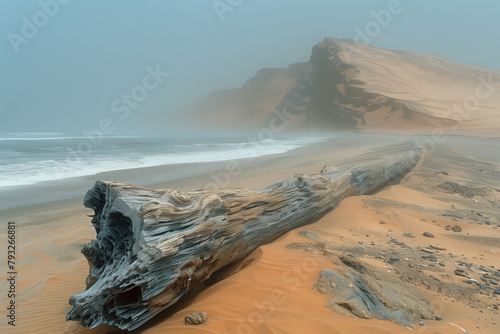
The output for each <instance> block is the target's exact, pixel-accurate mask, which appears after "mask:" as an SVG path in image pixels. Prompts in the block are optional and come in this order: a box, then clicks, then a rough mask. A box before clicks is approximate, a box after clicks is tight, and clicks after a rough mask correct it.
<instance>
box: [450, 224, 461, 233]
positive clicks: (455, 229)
mask: <svg viewBox="0 0 500 334" xmlns="http://www.w3.org/2000/svg"><path fill="white" fill-rule="evenodd" d="M451 230H452V231H453V232H462V228H461V227H460V226H458V225H455V226H453V227H452V228H451Z"/></svg>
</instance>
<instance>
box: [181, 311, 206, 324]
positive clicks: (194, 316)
mask: <svg viewBox="0 0 500 334" xmlns="http://www.w3.org/2000/svg"><path fill="white" fill-rule="evenodd" d="M207 320H208V315H207V312H200V313H189V314H188V315H186V316H185V317H184V323H185V324H186V325H201V324H204V323H205V322H207Z"/></svg>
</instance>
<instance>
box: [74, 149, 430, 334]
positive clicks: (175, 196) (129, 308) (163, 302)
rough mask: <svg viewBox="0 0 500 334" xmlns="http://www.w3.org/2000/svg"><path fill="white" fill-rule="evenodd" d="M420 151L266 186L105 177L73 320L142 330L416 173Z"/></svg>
mask: <svg viewBox="0 0 500 334" xmlns="http://www.w3.org/2000/svg"><path fill="white" fill-rule="evenodd" d="M420 156H421V152H420V151H418V150H410V151H406V152H404V153H401V154H398V155H394V156H389V157H384V158H381V159H379V160H375V161H371V162H367V163H364V164H361V165H358V166H354V167H343V168H324V169H323V170H322V171H321V173H320V174H316V175H296V176H295V177H294V178H292V179H289V180H285V181H281V182H277V183H275V184H273V185H271V186H269V187H267V188H264V189H255V190H250V189H220V190H198V191H192V192H185V193H182V192H179V191H177V190H173V189H164V190H151V189H146V188H141V187H138V186H135V185H132V184H127V183H123V182H103V181H98V182H96V184H95V186H94V188H92V189H90V190H89V191H88V192H87V194H86V196H85V200H84V205H85V206H86V207H89V208H92V209H94V211H95V216H94V217H93V218H92V224H93V225H94V227H95V230H96V233H97V237H96V239H94V240H92V242H90V243H88V244H85V245H84V246H83V247H82V253H83V255H84V256H85V257H86V258H87V260H88V262H89V266H90V271H89V275H88V277H87V281H86V283H87V290H86V291H84V292H82V293H80V294H76V295H73V296H72V297H71V298H70V304H71V305H72V308H71V309H70V310H69V311H67V312H66V316H67V320H77V321H79V322H80V323H81V324H82V325H84V326H90V327H96V326H98V325H100V324H108V325H113V326H116V327H119V328H121V329H127V330H132V329H135V328H137V327H139V326H141V325H142V324H144V323H145V322H146V321H148V320H149V319H151V318H152V317H153V316H155V315H156V314H158V313H159V312H160V311H162V310H164V309H166V308H168V307H169V306H171V305H173V304H174V303H176V302H177V301H178V300H179V299H180V298H181V297H182V296H183V295H184V294H186V292H187V291H189V290H190V289H191V288H193V287H194V286H196V285H198V284H199V283H201V282H203V281H204V280H206V279H208V278H209V277H210V275H211V274H212V273H214V272H215V271H217V270H218V269H220V268H222V267H224V266H226V265H228V264H230V263H232V262H234V261H238V260H240V259H242V258H244V257H245V256H247V255H248V254H250V253H251V252H252V251H253V250H255V249H256V248H257V247H259V246H260V245H263V244H266V243H269V242H271V241H272V240H273V239H275V238H277V237H279V236H280V235H282V234H283V233H285V232H287V231H290V230H292V229H294V228H297V227H299V226H302V225H304V224H308V223H311V222H313V221H314V219H317V218H318V217H320V216H322V215H324V214H325V213H327V212H328V211H330V210H331V209H332V208H333V207H335V206H336V205H337V204H338V203H339V202H340V201H341V200H342V199H344V198H346V197H348V196H354V195H362V194H368V193H371V192H373V191H375V190H377V189H378V188H380V187H382V186H384V185H386V184H387V183H388V182H392V181H394V180H397V179H398V178H400V177H402V176H404V175H406V174H407V173H408V172H410V171H411V170H412V169H413V168H414V166H415V165H416V164H417V162H418V160H419V159H420Z"/></svg>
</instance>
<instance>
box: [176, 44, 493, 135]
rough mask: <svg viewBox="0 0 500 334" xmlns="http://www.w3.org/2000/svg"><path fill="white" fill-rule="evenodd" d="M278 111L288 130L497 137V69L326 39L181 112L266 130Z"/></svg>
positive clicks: (207, 122) (208, 122)
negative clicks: (297, 59)
mask: <svg viewBox="0 0 500 334" xmlns="http://www.w3.org/2000/svg"><path fill="white" fill-rule="evenodd" d="M257 87H258V88H257ZM275 109H277V110H280V111H286V113H287V114H288V115H289V117H288V118H287V121H289V124H288V128H289V129H292V128H300V129H309V130H310V129H321V130H330V131H331V130H334V129H339V128H342V129H345V128H350V129H359V130H363V131H384V132H402V131H408V130H413V131H415V130H419V131H427V132H429V131H432V130H433V129H436V128H440V129H444V130H445V131H446V132H449V133H451V132H455V133H457V132H460V133H462V134H474V135H489V136H497V135H499V134H500V132H499V131H498V129H499V128H500V72H498V71H495V70H492V69H487V68H481V67H475V66H469V65H465V64H459V63H454V62H452V61H449V60H447V59H444V58H441V57H437V56H432V55H427V54H423V53H416V52H410V51H392V50H386V49H382V48H378V47H373V46H368V45H365V44H362V43H358V42H355V41H352V40H338V39H333V38H325V39H324V41H322V42H321V43H318V44H317V45H315V46H314V47H313V49H312V54H311V59H310V61H309V62H307V63H298V64H294V65H291V66H290V67H289V68H288V69H262V70H261V71H259V72H258V73H257V74H256V76H255V77H254V78H252V79H250V80H248V81H247V83H245V85H244V86H243V87H242V88H235V89H232V90H223V91H218V92H214V93H212V94H211V95H209V96H207V97H204V98H203V99H201V100H200V101H198V102H197V103H194V104H192V105H189V106H186V107H185V108H183V109H181V110H179V113H181V114H185V115H186V116H187V117H188V118H189V119H190V120H193V119H194V120H198V124H199V125H200V126H202V127H220V126H223V125H226V126H227V125H231V126H235V127H239V128H249V127H250V128H251V127H259V126H263V125H264V126H268V125H269V123H270V122H271V121H272V120H273V118H275V115H274V114H273V110H275ZM471 129H475V130H476V131H474V132H471Z"/></svg>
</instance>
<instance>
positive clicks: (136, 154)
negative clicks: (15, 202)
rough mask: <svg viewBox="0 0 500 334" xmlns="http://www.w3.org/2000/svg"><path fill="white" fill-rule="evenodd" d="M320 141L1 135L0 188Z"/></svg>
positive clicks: (263, 152)
mask: <svg viewBox="0 0 500 334" xmlns="http://www.w3.org/2000/svg"><path fill="white" fill-rule="evenodd" d="M318 141H320V139H319V138H295V137H294V138H286V137H283V138H279V139H274V140H269V139H264V140H258V139H256V138H251V137H243V136H242V137H234V136H233V137H229V136H218V137H217V136H191V137H188V136H183V137H179V136H176V137H142V136H113V137H97V136H91V135H89V136H86V137H84V136H82V137H79V136H71V135H68V134H64V133H26V132H22V133H3V134H0V188H1V189H5V188H6V187H16V186H24V185H32V184H38V183H42V182H45V181H54V180H63V179H68V178H73V177H80V176H86V175H94V174H97V173H101V172H107V171H113V170H123V169H131V168H141V167H152V166H159V165H172V164H183V163H200V162H209V161H222V160H231V159H240V158H254V157H258V156H263V155H270V154H279V153H285V152H288V151H290V150H293V149H296V148H299V147H303V146H306V145H310V144H312V143H314V142H318Z"/></svg>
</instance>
